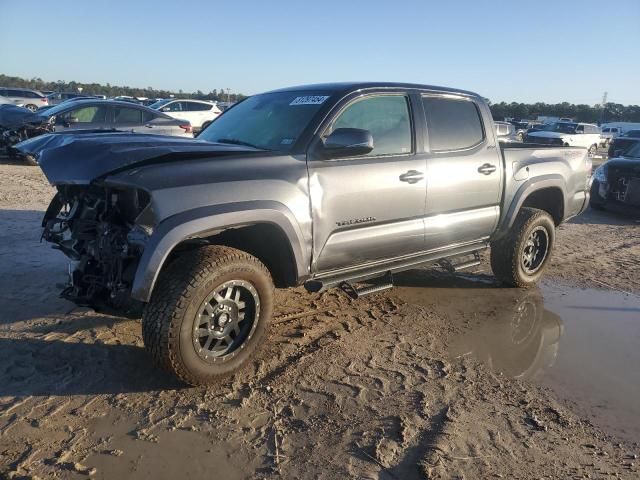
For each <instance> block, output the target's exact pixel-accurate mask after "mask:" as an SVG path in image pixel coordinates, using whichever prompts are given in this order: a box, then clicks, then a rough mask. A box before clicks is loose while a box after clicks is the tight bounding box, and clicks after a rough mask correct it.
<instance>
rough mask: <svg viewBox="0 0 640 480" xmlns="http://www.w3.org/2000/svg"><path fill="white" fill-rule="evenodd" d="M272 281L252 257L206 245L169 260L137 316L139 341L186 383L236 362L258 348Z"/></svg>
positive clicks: (208, 378)
mask: <svg viewBox="0 0 640 480" xmlns="http://www.w3.org/2000/svg"><path fill="white" fill-rule="evenodd" d="M273 288H274V287H273V281H272V280H271V276H270V274H269V271H268V270H267V269H266V267H265V266H264V265H263V264H262V263H261V262H260V261H259V260H257V259H256V258H255V257H252V256H251V255H249V254H248V253H245V252H242V251H240V250H236V249H233V248H229V247H223V246H208V247H203V248H200V249H197V250H194V251H191V252H188V253H186V254H183V255H182V256H181V257H180V258H179V260H178V261H174V262H172V263H171V264H170V265H169V267H168V268H167V269H166V271H163V272H162V273H161V276H160V278H159V279H158V285H157V286H156V288H155V290H154V292H153V295H152V297H151V301H150V302H149V304H148V305H147V307H146V308H145V311H144V314H143V317H142V334H143V338H144V344H145V348H146V349H147V350H148V351H149V353H150V354H151V356H152V357H153V358H154V360H155V361H156V363H157V364H159V365H160V366H161V367H163V368H165V369H166V370H168V371H170V372H172V373H174V374H175V375H176V376H177V377H178V378H179V379H180V380H182V381H184V382H185V383H188V384H190V385H203V384H209V383H212V382H214V381H216V380H218V379H219V378H221V377H224V376H226V375H228V374H231V373H234V372H235V371H237V370H238V369H239V368H241V367H242V366H243V365H244V364H245V363H246V361H247V360H248V359H249V357H250V356H251V355H252V354H253V353H254V352H255V351H256V350H257V349H258V347H259V346H260V344H261V342H262V339H263V338H264V334H265V332H266V330H267V327H268V324H269V322H270V319H271V313H272V310H273Z"/></svg>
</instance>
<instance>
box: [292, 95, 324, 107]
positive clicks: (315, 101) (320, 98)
mask: <svg viewBox="0 0 640 480" xmlns="http://www.w3.org/2000/svg"><path fill="white" fill-rule="evenodd" d="M327 98H329V96H327V95H308V96H306V97H296V98H294V99H293V100H292V101H291V103H290V104H289V105H320V104H321V103H323V102H324V101H325V100H326V99H327Z"/></svg>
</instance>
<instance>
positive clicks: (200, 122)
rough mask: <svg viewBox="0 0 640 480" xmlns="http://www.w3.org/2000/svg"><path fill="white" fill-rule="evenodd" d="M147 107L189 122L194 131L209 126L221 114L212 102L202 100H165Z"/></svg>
mask: <svg viewBox="0 0 640 480" xmlns="http://www.w3.org/2000/svg"><path fill="white" fill-rule="evenodd" d="M149 107H151V108H154V109H156V110H160V111H161V112H164V113H166V114H167V115H171V116H172V117H174V118H179V119H184V120H189V122H190V123H191V126H192V127H193V129H194V130H202V129H205V128H207V127H208V126H209V124H210V123H211V122H212V121H213V120H215V119H216V118H217V117H218V115H220V114H221V113H222V112H221V111H220V109H219V108H218V106H217V105H216V104H215V103H213V102H207V101H204V100H183V99H179V98H178V99H173V98H170V99H165V100H159V101H157V102H156V103H154V104H152V105H149Z"/></svg>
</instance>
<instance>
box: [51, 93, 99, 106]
mask: <svg viewBox="0 0 640 480" xmlns="http://www.w3.org/2000/svg"><path fill="white" fill-rule="evenodd" d="M77 98H94V97H92V96H91V95H82V94H81V93H74V92H53V93H50V94H49V95H47V99H48V100H49V105H51V106H53V105H58V104H59V103H62V102H64V101H66V100H73V99H77Z"/></svg>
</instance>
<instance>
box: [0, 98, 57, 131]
mask: <svg viewBox="0 0 640 480" xmlns="http://www.w3.org/2000/svg"><path fill="white" fill-rule="evenodd" d="M48 121H49V117H45V116H41V115H38V114H36V113H33V112H32V111H31V110H29V109H28V108H24V107H18V106H17V105H9V104H5V105H0V127H4V128H8V129H14V128H19V127H22V126H24V125H41V124H43V123H46V122H48Z"/></svg>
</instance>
